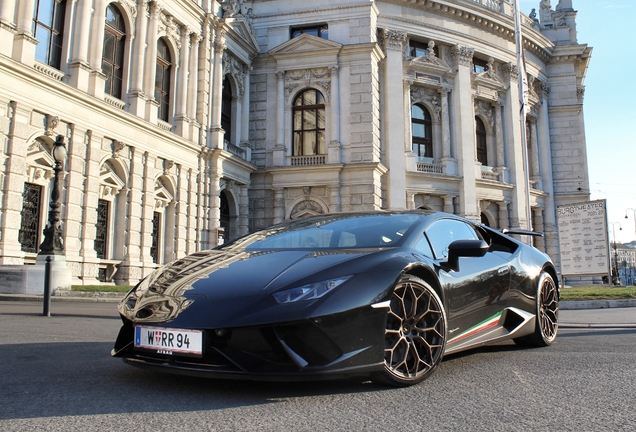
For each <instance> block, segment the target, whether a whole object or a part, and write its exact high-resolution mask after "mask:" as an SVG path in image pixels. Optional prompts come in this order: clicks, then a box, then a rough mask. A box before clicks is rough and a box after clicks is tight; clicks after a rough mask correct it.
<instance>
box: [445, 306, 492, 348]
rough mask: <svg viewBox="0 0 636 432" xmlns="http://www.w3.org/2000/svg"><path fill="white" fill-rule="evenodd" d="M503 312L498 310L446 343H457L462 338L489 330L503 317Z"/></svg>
mask: <svg viewBox="0 0 636 432" xmlns="http://www.w3.org/2000/svg"><path fill="white" fill-rule="evenodd" d="M502 314H503V311H501V312H498V313H497V314H495V315H493V316H491V317H490V318H488V319H486V320H484V321H482V322H480V323H479V324H477V325H474V326H472V327H471V328H469V329H468V330H466V331H465V332H463V333H460V334H458V335H457V336H455V337H454V338H453V339H450V340H449V341H448V342H446V344H447V345H450V344H452V343H455V342H457V341H460V340H462V339H466V338H467V337H470V336H472V335H474V334H477V333H479V332H482V331H484V330H487V329H489V328H491V327H494V326H496V325H497V323H498V322H499V318H501V315H502Z"/></svg>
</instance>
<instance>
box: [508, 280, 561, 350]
mask: <svg viewBox="0 0 636 432" xmlns="http://www.w3.org/2000/svg"><path fill="white" fill-rule="evenodd" d="M536 313H537V315H536V317H537V318H536V324H535V329H534V333H532V334H531V335H528V336H526V337H522V338H518V339H515V340H514V341H515V343H516V344H517V345H522V346H536V347H545V346H548V345H551V344H552V342H554V340H555V339H556V336H557V333H558V330H559V294H558V292H557V285H556V283H555V282H554V279H553V278H552V276H550V274H548V273H547V272H542V273H541V276H539V282H538V284H537V312H536Z"/></svg>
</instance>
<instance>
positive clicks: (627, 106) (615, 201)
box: [519, 0, 636, 242]
mask: <svg viewBox="0 0 636 432" xmlns="http://www.w3.org/2000/svg"><path fill="white" fill-rule="evenodd" d="M539 3H540V1H539V0H520V1H519V7H520V8H521V12H523V13H524V14H526V15H528V14H529V13H530V11H531V10H532V8H535V9H537V11H538V10H539ZM551 3H552V7H553V8H556V5H557V4H558V3H559V1H558V0H552V1H551ZM572 7H573V8H574V10H576V11H578V15H577V18H576V24H577V32H578V42H579V43H581V44H587V45H588V46H591V47H592V48H593V49H594V50H593V52H592V60H591V61H590V66H589V69H588V71H587V77H586V79H585V83H584V84H585V99H584V102H583V112H584V116H585V131H586V141H587V160H588V167H589V171H590V191H591V195H592V199H603V198H604V199H607V207H608V215H607V219H608V222H609V223H610V226H611V223H612V222H615V225H614V226H615V227H616V240H617V241H619V242H629V241H632V240H636V221H635V215H634V213H635V212H634V211H632V210H628V209H629V208H632V209H634V210H636V104H635V102H636V101H634V97H635V96H636V79H634V78H633V74H634V71H636V60H635V58H634V53H633V52H632V51H633V49H632V45H633V41H634V40H636V2H635V1H634V0H572ZM626 213H627V214H628V216H629V219H625V214H626ZM619 224H620V227H622V230H619V229H618V228H619ZM610 231H611V228H610ZM612 235H613V233H612Z"/></svg>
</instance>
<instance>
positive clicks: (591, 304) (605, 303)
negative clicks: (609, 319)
mask: <svg viewBox="0 0 636 432" xmlns="http://www.w3.org/2000/svg"><path fill="white" fill-rule="evenodd" d="M628 307H636V299H625V300H578V301H561V302H559V309H560V310H575V309H609V308H628Z"/></svg>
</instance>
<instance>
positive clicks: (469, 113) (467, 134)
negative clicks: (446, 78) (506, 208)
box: [451, 45, 480, 221]
mask: <svg viewBox="0 0 636 432" xmlns="http://www.w3.org/2000/svg"><path fill="white" fill-rule="evenodd" d="M474 51H475V50H474V49H473V48H466V47H461V46H459V45H456V46H455V47H453V49H452V50H451V55H452V57H453V60H454V64H455V67H456V70H457V74H456V75H455V86H454V89H453V94H452V96H453V109H454V118H455V124H454V126H455V137H456V148H457V160H458V175H459V176H460V177H462V178H463V180H462V182H461V187H460V191H461V192H460V195H459V208H460V214H461V215H462V216H465V217H467V218H469V219H472V220H475V221H479V220H480V216H479V210H478V208H477V188H476V173H475V160H476V159H477V158H476V155H475V153H476V148H475V110H474V106H475V105H474V103H473V100H472V83H471V75H470V73H471V65H472V61H473V53H474Z"/></svg>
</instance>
